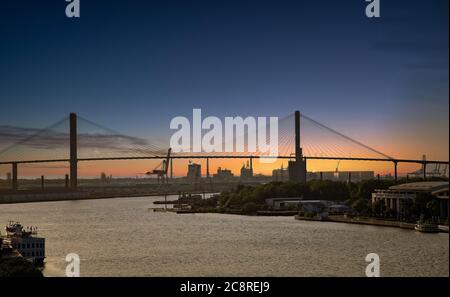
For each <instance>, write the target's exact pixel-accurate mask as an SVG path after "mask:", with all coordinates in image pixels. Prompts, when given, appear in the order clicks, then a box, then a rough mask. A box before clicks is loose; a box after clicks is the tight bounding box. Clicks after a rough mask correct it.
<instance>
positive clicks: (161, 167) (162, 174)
mask: <svg viewBox="0 0 450 297" xmlns="http://www.w3.org/2000/svg"><path fill="white" fill-rule="evenodd" d="M171 151H172V149H171V148H169V149H168V150H167V156H166V159H165V160H163V161H162V162H161V163H159V164H158V165H157V166H156V167H155V168H154V169H153V170H152V171H148V172H146V173H145V175H156V176H157V178H158V184H159V182H160V181H161V183H164V182H166V183H167V181H168V180H169V179H168V177H167V171H168V169H169V162H170V153H171Z"/></svg>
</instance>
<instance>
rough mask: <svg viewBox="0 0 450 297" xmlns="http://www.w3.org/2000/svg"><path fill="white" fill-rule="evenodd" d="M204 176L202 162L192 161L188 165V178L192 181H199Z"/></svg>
mask: <svg viewBox="0 0 450 297" xmlns="http://www.w3.org/2000/svg"><path fill="white" fill-rule="evenodd" d="M201 177H202V166H201V165H200V164H196V163H192V162H190V163H189V165H188V172H187V179H188V180H189V181H190V182H198V181H200V178H201Z"/></svg>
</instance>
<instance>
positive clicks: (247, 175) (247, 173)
mask: <svg viewBox="0 0 450 297" xmlns="http://www.w3.org/2000/svg"><path fill="white" fill-rule="evenodd" d="M252 177H253V168H252V166H251V165H250V161H247V163H246V164H245V163H244V164H242V167H241V179H251V178H252Z"/></svg>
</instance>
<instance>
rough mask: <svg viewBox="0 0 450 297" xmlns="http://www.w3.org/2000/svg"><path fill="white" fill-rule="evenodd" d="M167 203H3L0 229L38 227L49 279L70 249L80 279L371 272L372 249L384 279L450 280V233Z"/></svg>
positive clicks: (61, 269)
mask: <svg viewBox="0 0 450 297" xmlns="http://www.w3.org/2000/svg"><path fill="white" fill-rule="evenodd" d="M163 199H164V198H163V197H138V198H116V199H99V200H79V201H59V202H39V203H24V204H10V205H5V204H3V205H0V223H1V224H2V225H3V224H6V223H7V222H8V221H9V220H18V221H20V222H21V223H22V224H23V225H24V226H31V225H32V226H38V231H39V235H40V236H43V237H45V238H46V254H47V258H46V266H45V269H44V274H45V275H46V276H64V273H65V267H66V264H67V263H66V262H65V256H66V255H67V254H69V253H76V254H78V255H79V256H80V258H81V264H80V272H81V276H365V268H366V265H367V264H368V263H367V262H365V257H366V255H367V254H368V253H377V254H378V255H379V257H380V271H381V276H448V275H449V238H448V234H443V233H439V234H423V233H418V232H415V231H412V230H403V229H397V228H388V227H375V226H362V225H352V224H343V223H328V222H307V221H297V220H294V218H293V217H256V216H240V215H227V214H183V215H177V214H174V213H160V212H153V211H151V210H149V208H151V207H155V206H156V207H161V205H154V204H153V201H155V200H163ZM168 199H175V197H169V198H168ZM2 233H3V234H4V229H3V228H2Z"/></svg>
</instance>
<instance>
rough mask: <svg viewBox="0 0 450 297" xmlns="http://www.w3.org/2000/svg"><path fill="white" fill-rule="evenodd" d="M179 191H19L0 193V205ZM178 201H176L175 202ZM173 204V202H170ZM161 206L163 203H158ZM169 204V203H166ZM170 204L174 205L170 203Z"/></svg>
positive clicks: (200, 192) (123, 196)
mask: <svg viewBox="0 0 450 297" xmlns="http://www.w3.org/2000/svg"><path fill="white" fill-rule="evenodd" d="M190 193H191V194H193V195H199V194H201V195H204V194H213V193H216V192H215V191H214V192H209V191H208V192H204V191H192V192H190ZM178 194H179V191H174V190H172V191H167V192H157V191H154V192H153V191H152V192H147V193H133V192H118V193H112V192H104V193H102V192H98V191H96V192H90V191H88V190H86V191H83V190H81V191H70V190H46V191H35V190H21V191H19V192H11V193H0V204H13V203H34V202H52V201H70V200H95V199H112V198H134V197H156V196H164V195H167V196H176V195H178ZM176 201H178V200H176ZM172 202H174V201H172ZM160 204H163V203H160ZM167 204H170V203H167ZM172 204H175V202H174V203H172Z"/></svg>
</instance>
